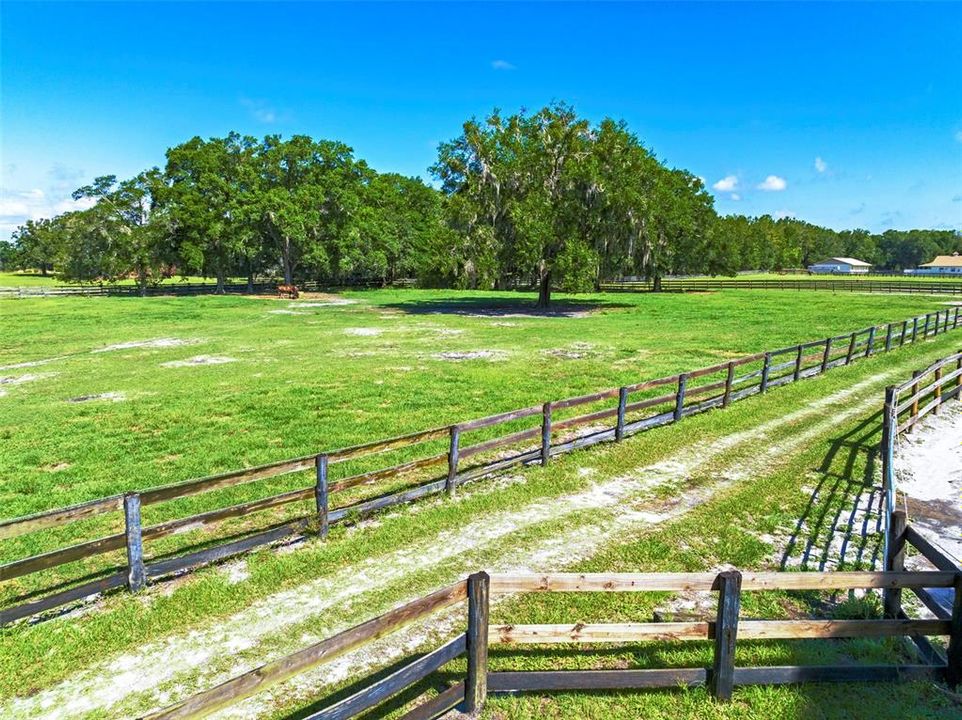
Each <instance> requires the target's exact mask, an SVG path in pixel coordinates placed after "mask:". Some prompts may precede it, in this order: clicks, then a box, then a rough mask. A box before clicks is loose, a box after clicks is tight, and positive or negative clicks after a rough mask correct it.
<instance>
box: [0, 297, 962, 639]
mask: <svg viewBox="0 0 962 720" xmlns="http://www.w3.org/2000/svg"><path fill="white" fill-rule="evenodd" d="M959 311H960V309H959V308H953V309H951V310H949V309H946V310H940V311H938V312H935V313H929V314H927V315H924V316H919V317H915V318H911V319H909V320H906V321H904V322H900V323H890V324H888V325H882V326H878V327H877V326H873V327H869V328H865V329H863V330H859V331H856V332H852V333H848V334H845V335H836V336H833V337H829V338H825V339H824V340H818V341H815V342H808V343H802V344H799V345H793V346H790V347H785V348H780V349H777V350H772V351H769V352H764V353H756V354H754V355H749V356H746V357H742V358H738V359H734V360H730V361H728V362H725V363H720V364H718V365H713V366H711V367H706V368H701V369H698V370H693V371H690V372H684V373H680V374H678V375H672V376H669V377H663V378H657V379H654V380H646V381H643V382H639V383H635V384H633V385H628V386H625V387H620V388H612V389H609V390H602V391H600V392H596V393H592V394H590V395H583V396H579V397H574V398H567V399H564V400H557V401H551V402H546V403H539V404H537V405H532V406H530V407H527V408H522V409H519V410H512V411H510V412H504V413H499V414H497V415H491V416H488V417H485V418H480V419H477V420H471V421H467V422H463V423H457V424H454V425H450V426H446V427H438V428H432V429H430V430H424V431H420V432H416V433H411V434H409V435H404V436H401V437H395V438H390V439H388V440H376V441H373V442H369V443H365V444H362V445H357V446H354V447H349V448H342V449H339V450H333V451H329V452H321V453H318V454H312V455H306V456H302V457H298V458H293V459H288V460H282V461H279V462H274V463H269V464H266V465H261V466H258V467H253V468H247V469H244V470H237V471H234V472H228V473H224V474H221V475H215V476H211V477H205V478H200V479H196V480H189V481H187V482H183V483H179V484H175V485H167V486H163V487H157V488H151V489H148V490H143V491H140V492H130V493H126V494H121V495H114V496H111V497H105V498H99V499H96V500H91V501H88V502H85V503H81V504H79V505H73V506H70V507H65V508H58V509H54V510H47V511H44V512H41V513H37V514H35V515H30V516H27V517H21V518H15V519H10V520H5V521H2V522H0V541H3V540H8V539H11V538H15V537H18V536H20V535H24V534H26V533H33V532H38V531H44V530H50V529H52V528H57V527H61V526H64V525H67V524H69V523H73V522H77V521H80V520H84V519H87V518H91V517H94V516H97V515H102V514H104V513H119V512H121V511H122V512H123V518H124V531H123V532H117V533H114V534H112V535H107V536H104V537H100V538H97V539H94V540H90V541H88V542H83V543H79V544H75V545H70V546H68V547H65V548H61V549H57V550H52V551H49V552H45V553H42V554H39V555H31V556H29V557H25V558H22V559H18V560H14V561H12V562H8V563H6V564H4V565H0V581H8V580H13V579H16V578H19V577H23V576H25V575H29V574H32V573H36V572H41V571H44V570H48V569H51V568H55V567H59V566H61V565H65V564H67V563H71V562H75V561H78V560H82V559H84V558H89V557H94V556H97V555H102V554H104V553H109V552H114V551H119V550H124V549H126V554H127V563H126V567H123V568H117V569H114V570H113V571H110V572H109V573H108V574H106V575H103V576H100V577H97V578H96V579H94V580H88V581H86V582H82V583H80V584H78V585H75V586H73V587H69V588H68V589H65V590H59V591H57V592H53V593H51V594H49V595H46V596H44V597H41V598H39V599H36V600H30V601H28V602H24V603H21V604H19V605H16V606H14V607H10V608H8V609H4V610H2V611H0V624H6V623H10V622H13V621H15V620H18V619H21V618H25V617H29V616H31V615H35V614H37V613H40V612H43V611H46V610H49V609H51V608H55V607H58V606H61V605H64V604H66V603H71V602H75V601H77V600H80V599H82V598H85V597H88V596H90V595H93V594H95V593H99V592H103V591H105V590H110V589H113V588H118V587H123V586H127V587H128V588H129V589H130V590H132V591H137V590H139V589H141V588H142V587H143V586H144V585H145V583H146V582H148V581H150V580H153V579H157V578H160V577H162V576H166V575H170V574H172V573H177V572H181V571H184V570H187V569H190V568H195V567H199V566H201V565H205V564H208V563H211V562H216V561H219V560H222V559H225V558H228V557H231V556H234V555H237V554H240V553H243V552H247V551H249V550H251V549H253V548H256V547H259V546H262V545H266V544H270V543H274V542H277V541H280V540H283V539H285V538H290V537H292V536H296V535H299V534H303V533H305V532H306V531H307V530H308V529H309V528H313V527H316V528H317V529H318V532H319V534H320V535H321V536H324V535H325V534H326V533H327V530H328V528H329V526H330V525H331V524H333V523H338V522H344V521H345V520H346V519H352V518H357V517H360V516H363V515H366V514H369V513H371V512H374V511H377V510H380V509H382V508H386V507H390V506H392V505H397V504H400V503H407V502H410V501H412V500H415V499H418V498H421V497H424V496H428V495H433V494H439V493H448V494H453V493H454V492H456V490H457V488H458V487H459V486H460V485H462V484H464V483H466V482H468V481H471V480H476V479H478V478H481V477H483V476H487V475H491V474H492V473H495V472H498V471H500V470H503V469H505V468H508V467H511V466H515V465H518V464H522V463H541V464H542V465H545V464H547V463H548V462H549V460H550V458H551V457H553V456H555V455H558V454H560V453H565V452H569V451H571V450H575V449H578V448H584V447H588V446H590V445H593V444H596V443H599V442H606V441H620V440H622V439H623V438H625V437H627V436H629V435H632V434H634V433H638V432H642V431H645V430H648V429H651V428H654V427H659V426H662V425H668V424H670V423H673V422H678V421H679V420H681V419H682V418H684V417H686V416H688V415H693V414H696V413H701V412H704V411H706V410H710V409H712V408H724V407H727V406H728V405H729V404H730V403H732V402H735V401H737V400H741V399H743V398H746V397H749V396H751V395H755V394H758V393H764V392H767V391H768V390H770V389H771V388H774V387H778V386H780V385H785V384H787V383H791V382H795V381H798V380H801V379H803V378H808V377H813V376H816V375H819V374H821V373H824V372H826V371H827V370H829V369H831V368H834V367H838V366H841V365H848V364H849V363H851V362H853V361H854V360H856V359H857V358H861V357H868V356H871V355H873V354H875V353H879V352H885V351H890V350H893V349H895V348H898V347H901V346H902V345H905V344H908V343H912V342H916V341H919V340H921V339H924V338H927V337H932V336H934V335H936V334H941V333H943V332H946V331H948V330H950V329H955V328H957V327H958V326H959V322H960V312H959ZM578 413H580V414H578ZM612 421H613V424H612ZM479 434H480V437H479ZM441 443H443V445H441ZM399 449H403V450H404V451H405V452H408V453H411V455H420V456H419V457H414V458H413V459H406V460H405V461H404V462H402V463H400V464H390V465H388V466H386V467H379V468H374V469H370V468H365V469H364V470H363V471H362V472H358V473H355V474H348V475H347V476H346V477H341V478H331V477H330V476H329V475H330V473H331V472H332V468H333V467H335V466H337V465H338V464H341V463H346V464H347V465H346V466H347V467H351V464H350V463H353V464H354V465H355V466H356V464H357V463H356V461H358V460H364V459H368V458H375V456H378V455H381V454H384V453H391V452H393V451H397V450H399ZM369 462H373V461H372V460H369ZM438 466H441V467H442V468H443V467H444V466H446V469H443V470H442V471H441V472H440V474H439V475H438V476H433V477H432V478H431V479H429V480H427V481H426V482H425V481H422V480H420V479H419V480H411V481H410V482H408V480H409V479H410V478H412V477H413V475H414V474H416V473H418V472H420V471H430V469H431V468H437V467H438ZM307 470H313V471H314V481H313V482H312V483H311V484H310V485H309V486H307V487H303V488H299V489H295V490H290V491H287V492H283V493H280V494H277V495H272V496H269V497H264V498H260V499H257V500H252V501H249V502H245V503H241V504H236V505H230V506H227V507H223V508H218V509H215V510H210V511H207V512H204V513H201V514H199V515H191V516H190V517H184V518H178V519H175V520H169V521H166V522H163V523H159V524H154V525H146V526H145V525H144V524H143V523H142V512H141V510H142V508H143V507H145V506H149V505H153V504H157V503H162V502H167V501H171V500H175V499H178V498H184V497H188V496H191V495H197V494H200V493H207V492H211V491H216V490H221V489H224V488H231V487H236V486H239V485H243V484H247V483H251V482H254V481H257V480H264V479H267V478H274V477H277V476H280V475H285V474H289V473H297V472H302V471H307ZM387 482H406V483H407V484H405V485H404V486H403V487H401V488H400V489H398V488H393V489H391V490H390V491H389V492H386V493H384V494H381V495H378V496H376V497H373V498H363V499H360V500H356V501H352V500H349V501H348V502H347V503H346V504H342V505H335V504H334V503H332V496H334V497H335V498H336V497H338V496H339V495H341V494H344V493H348V492H349V491H353V492H357V490H358V489H366V488H369V487H374V488H375V489H376V488H377V487H378V486H379V485H381V487H382V488H383V484H384V483H387ZM382 492H383V490H382ZM305 501H313V507H312V510H311V511H310V512H309V513H307V514H306V515H303V516H298V517H295V518H293V519H287V520H284V521H283V522H281V523H278V524H275V525H273V526H271V527H268V528H267V529H263V530H259V531H257V532H253V533H252V534H248V535H246V536H245V537H241V538H239V539H233V540H230V541H229V542H224V543H222V544H218V545H214V546H212V547H204V548H203V549H200V550H196V551H192V552H187V553H186V554H180V555H176V556H173V557H165V558H162V559H155V560H150V561H148V560H147V559H146V557H145V550H144V544H145V542H148V541H155V540H158V539H161V538H165V537H169V536H172V535H174V534H176V533H180V532H183V531H184V530H187V529H193V528H198V527H208V526H213V525H216V524H218V523H220V522H222V521H224V520H227V519H230V518H238V517H243V516H247V515H250V514H252V513H257V512H264V511H267V510H271V509H277V508H282V507H285V506H289V505H292V504H295V503H303V502H305ZM88 577H89V576H88Z"/></svg>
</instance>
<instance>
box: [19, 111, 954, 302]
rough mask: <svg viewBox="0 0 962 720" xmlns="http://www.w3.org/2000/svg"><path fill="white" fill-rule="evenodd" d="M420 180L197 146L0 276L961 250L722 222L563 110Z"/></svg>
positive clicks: (478, 142)
mask: <svg viewBox="0 0 962 720" xmlns="http://www.w3.org/2000/svg"><path fill="white" fill-rule="evenodd" d="M430 171H431V174H432V176H433V177H434V179H435V180H436V181H437V183H438V187H437V188H435V187H432V186H431V185H429V184H427V183H425V182H424V181H423V180H421V179H420V178H411V177H405V176H403V175H398V174H395V173H379V172H377V171H375V170H374V169H372V168H371V167H369V166H368V164H367V163H366V162H364V161H363V160H360V159H358V158H356V157H355V156H354V153H353V151H352V149H351V148H350V147H348V146H347V145H345V144H343V143H340V142H337V141H330V140H315V139H312V138H310V137H308V136H305V135H295V136H293V137H290V138H289V139H283V138H282V137H280V136H277V135H269V136H267V137H265V138H263V139H262V140H260V139H257V138H254V137H250V136H242V135H240V134H237V133H231V134H229V135H227V136H226V137H223V138H210V139H206V140H204V139H202V138H199V137H195V138H193V139H191V140H189V141H187V142H185V143H183V144H181V145H178V146H176V147H173V148H170V149H169V150H168V151H167V153H166V164H165V166H164V167H163V168H157V167H155V168H151V169H149V170H145V171H144V172H142V173H140V174H138V175H137V176H136V177H133V178H130V179H127V180H122V181H118V180H117V178H116V177H114V176H103V177H98V178H96V179H95V180H94V181H93V182H92V183H91V184H89V185H86V186H84V187H81V188H78V189H77V191H76V192H75V193H74V195H73V196H74V198H75V199H78V200H79V199H82V198H83V199H87V200H88V202H90V203H91V207H89V209H85V210H77V211H73V212H67V213H64V214H62V215H59V216H57V217H53V218H49V219H43V220H30V221H28V222H27V223H25V224H24V225H23V226H21V227H20V228H18V229H17V230H16V231H15V232H14V234H13V237H12V242H11V243H6V244H2V243H0V266H2V267H4V268H21V269H28V268H30V269H39V270H40V271H41V272H43V273H47V272H48V271H50V270H54V269H55V270H56V272H57V273H58V274H59V276H60V277H61V278H63V279H64V280H68V281H79V282H93V281H106V282H112V281H116V280H119V279H125V278H131V277H133V278H135V279H136V281H137V283H138V285H139V286H140V287H141V289H142V290H143V291H145V290H146V288H147V287H148V285H150V284H151V283H155V282H158V281H160V280H161V279H163V278H166V277H170V276H172V275H177V274H179V275H183V276H186V275H195V274H196V275H204V276H205V277H213V278H215V279H216V282H217V287H218V288H219V289H222V288H223V286H224V284H225V282H226V279H227V278H229V277H237V276H246V277H247V279H248V283H250V284H253V282H254V281H255V278H276V279H279V280H283V281H284V282H285V283H287V284H290V283H296V282H298V281H301V280H305V279H309V280H320V281H324V282H331V283H338V282H345V281H349V280H361V279H363V280H375V281H380V282H383V283H387V282H391V281H392V280H395V279H398V278H410V277H416V278H417V279H418V280H419V281H420V283H422V284H424V285H427V286H438V287H459V288H509V287H519V286H523V287H529V286H534V287H537V288H538V290H539V303H540V304H542V305H546V304H547V303H548V302H549V299H550V293H551V290H552V288H560V289H563V290H568V291H584V290H590V289H592V288H594V287H597V285H598V284H599V283H600V282H601V281H602V280H605V279H608V278H611V277H616V276H623V275H636V276H643V277H645V278H648V279H651V280H653V281H654V282H655V284H656V285H657V284H659V283H660V280H661V278H662V277H665V276H668V275H678V274H683V275H684V274H712V275H726V274H728V275H730V274H734V273H735V272H736V271H738V270H776V269H782V268H797V267H804V266H806V265H808V264H810V263H813V262H817V261H819V260H822V259H825V258H827V257H831V256H839V255H844V256H854V257H858V258H860V259H862V260H865V261H867V262H871V263H873V264H875V265H876V266H877V267H879V268H886V269H892V270H900V269H902V268H905V267H913V266H915V265H916V264H918V263H919V262H924V261H926V260H928V259H930V258H931V257H932V256H933V255H935V254H938V253H951V252H953V251H959V250H962V236H960V234H959V233H957V232H954V231H933V230H918V231H907V232H900V231H899V232H897V231H888V232H885V233H882V234H871V233H869V232H867V231H864V230H851V231H843V232H837V231H834V230H830V229H828V228H823V227H818V226H815V225H812V224H809V223H805V222H802V221H800V220H795V219H793V218H783V219H778V220H776V219H773V218H771V217H769V216H762V217H758V218H749V217H745V216H740V215H730V216H719V215H718V214H717V213H716V212H715V209H714V204H713V198H712V196H711V195H710V194H709V193H708V192H707V191H706V189H705V187H704V183H703V181H702V180H701V179H700V178H698V177H696V176H695V175H693V174H691V173H690V172H688V171H686V170H683V169H675V168H670V167H668V166H667V165H665V164H664V163H663V162H661V161H660V160H659V159H658V158H657V157H656V156H655V155H654V154H653V153H652V152H651V151H650V150H649V149H648V148H646V147H645V146H644V144H643V143H642V142H641V141H640V140H639V139H638V137H637V136H636V135H635V134H633V133H632V132H631V131H630V130H629V129H628V127H627V126H626V124H625V123H624V122H618V121H615V120H612V119H607V118H606V119H605V120H602V121H601V122H600V123H597V124H592V123H590V122H589V121H588V120H586V119H584V118H581V117H579V116H578V115H577V113H576V112H575V111H574V109H573V108H571V107H570V106H568V105H566V104H564V103H557V104H553V105H550V106H548V107H545V108H542V109H541V110H539V111H537V112H534V113H527V112H519V113H516V114H513V115H508V116H506V115H504V114H502V113H501V112H500V111H494V112H492V113H491V114H490V115H489V116H488V117H486V118H484V119H483V120H477V119H472V120H469V121H468V122H466V123H465V124H464V126H463V130H462V133H461V134H460V135H459V136H458V137H456V138H454V139H452V140H450V141H448V142H444V143H442V144H441V145H440V146H439V149H438V158H437V161H436V162H435V164H434V165H433V166H432V167H431V169H430Z"/></svg>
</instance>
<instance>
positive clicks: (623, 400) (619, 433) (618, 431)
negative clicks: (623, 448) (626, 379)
mask: <svg viewBox="0 0 962 720" xmlns="http://www.w3.org/2000/svg"><path fill="white" fill-rule="evenodd" d="M627 407H628V388H626V387H623V388H619V390H618V424H617V425H615V440H617V441H618V442H621V440H622V439H623V438H624V437H625V409H626V408H627Z"/></svg>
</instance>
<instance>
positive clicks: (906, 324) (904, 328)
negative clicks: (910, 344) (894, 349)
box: [899, 320, 909, 347]
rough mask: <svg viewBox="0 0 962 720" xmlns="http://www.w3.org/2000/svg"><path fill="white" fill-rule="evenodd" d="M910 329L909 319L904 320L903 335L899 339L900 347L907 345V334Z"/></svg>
mask: <svg viewBox="0 0 962 720" xmlns="http://www.w3.org/2000/svg"><path fill="white" fill-rule="evenodd" d="M908 329H909V321H908V320H903V321H902V337H901V338H900V339H899V347H902V346H903V345H905V334H906V333H907V332H908Z"/></svg>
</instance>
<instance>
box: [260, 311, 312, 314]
mask: <svg viewBox="0 0 962 720" xmlns="http://www.w3.org/2000/svg"><path fill="white" fill-rule="evenodd" d="M267 314H268V315H310V313H306V312H297V310H268V311H267Z"/></svg>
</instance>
